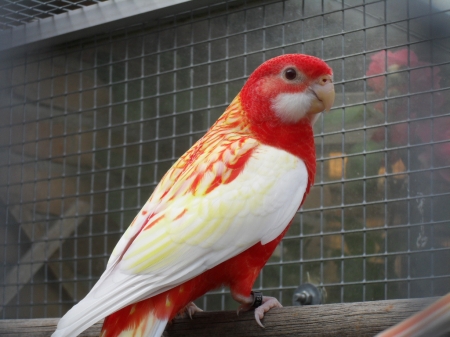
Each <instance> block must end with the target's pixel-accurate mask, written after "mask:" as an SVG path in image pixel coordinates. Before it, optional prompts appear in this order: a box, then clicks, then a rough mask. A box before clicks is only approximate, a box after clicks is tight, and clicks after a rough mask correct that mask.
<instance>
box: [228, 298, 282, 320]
mask: <svg viewBox="0 0 450 337" xmlns="http://www.w3.org/2000/svg"><path fill="white" fill-rule="evenodd" d="M232 296H233V298H234V299H235V300H236V301H237V302H239V303H241V305H240V306H239V307H238V309H237V314H238V315H239V312H241V311H248V310H250V309H252V308H255V320H256V323H258V325H259V326H260V327H262V328H264V325H262V323H261V320H262V319H263V318H264V314H265V313H266V312H268V311H269V310H270V309H272V308H282V307H283V306H282V305H281V303H280V302H278V300H277V299H276V298H275V297H270V296H262V294H261V293H253V292H252V293H251V295H250V296H248V297H246V296H242V295H239V294H233V293H232Z"/></svg>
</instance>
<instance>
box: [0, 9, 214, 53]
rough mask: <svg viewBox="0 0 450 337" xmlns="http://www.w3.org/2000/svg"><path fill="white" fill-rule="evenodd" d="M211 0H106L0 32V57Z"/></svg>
mask: <svg viewBox="0 0 450 337" xmlns="http://www.w3.org/2000/svg"><path fill="white" fill-rule="evenodd" d="M212 3H215V1H213V0H110V1H106V2H102V3H98V4H96V5H91V6H87V7H84V8H80V9H76V10H73V11H70V12H67V13H63V14H59V15H55V16H53V17H49V18H45V19H40V20H37V21H33V22H30V23H27V24H25V25H22V26H18V27H15V28H12V29H10V30H5V31H1V32H0V58H4V57H11V55H13V54H16V53H20V52H24V51H30V50H32V49H36V48H42V47H48V46H51V45H55V44H58V43H62V42H67V41H69V40H73V39H80V38H83V37H87V36H90V35H92V33H93V31H95V33H100V32H107V31H111V30H113V29H118V28H122V27H125V26H130V25H133V24H136V23H139V22H144V21H151V20H155V19H158V18H162V17H164V16H167V15H170V14H173V13H180V12H183V11H187V10H192V9H194V8H200V7H203V6H207V5H209V4H212Z"/></svg>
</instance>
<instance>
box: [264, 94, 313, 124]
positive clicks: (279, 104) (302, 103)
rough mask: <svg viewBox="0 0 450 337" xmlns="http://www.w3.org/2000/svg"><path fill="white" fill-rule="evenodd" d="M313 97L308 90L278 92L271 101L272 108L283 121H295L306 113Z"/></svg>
mask: <svg viewBox="0 0 450 337" xmlns="http://www.w3.org/2000/svg"><path fill="white" fill-rule="evenodd" d="M314 98H315V96H314V94H312V93H309V92H297V93H283V94H279V95H278V96H277V97H275V98H274V99H273V101H272V109H273V110H274V111H275V113H276V114H277V116H278V117H280V119H281V120H282V121H283V122H285V123H296V122H298V121H299V120H300V119H302V118H303V117H304V116H305V115H306V113H307V112H308V110H309V108H310V107H311V102H312V100H313V99H314Z"/></svg>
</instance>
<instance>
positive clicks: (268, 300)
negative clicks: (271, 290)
mask: <svg viewBox="0 0 450 337" xmlns="http://www.w3.org/2000/svg"><path fill="white" fill-rule="evenodd" d="M282 307H283V306H282V305H281V303H280V302H278V300H277V299H276V298H275V297H270V296H263V299H262V304H261V305H260V306H259V307H257V308H256V309H255V320H256V323H258V325H259V326H260V327H261V328H264V325H263V324H262V323H261V320H262V319H263V318H264V314H265V313H266V312H268V311H269V310H270V309H272V308H282Z"/></svg>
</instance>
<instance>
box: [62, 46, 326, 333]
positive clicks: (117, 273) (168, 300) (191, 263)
mask: <svg viewBox="0 0 450 337" xmlns="http://www.w3.org/2000/svg"><path fill="white" fill-rule="evenodd" d="M333 101H334V86H333V81H332V70H331V68H330V67H329V66H328V65H327V64H326V63H325V62H323V61H322V60H320V59H318V58H316V57H312V56H308V55H300V54H290V55H283V56H279V57H276V58H273V59H271V60H269V61H267V62H265V63H263V64H262V65H261V66H260V67H258V68H257V69H256V70H255V71H254V72H253V73H252V74H251V76H250V77H249V79H248V81H247V82H246V83H245V85H244V87H243V88H242V90H241V92H240V93H239V94H238V95H237V97H236V98H235V99H234V100H233V101H232V103H231V104H230V106H229V107H228V108H227V109H226V111H225V113H224V114H223V115H222V116H221V117H220V118H219V119H218V120H217V121H216V123H215V124H214V125H213V126H212V127H211V128H210V129H209V131H208V132H207V133H206V134H205V135H204V136H203V137H202V138H201V139H200V140H199V141H198V142H197V143H195V144H194V146H193V147H192V148H191V149H190V150H188V151H187V152H186V153H185V154H184V155H183V156H182V157H181V158H180V159H179V160H178V161H177V162H176V163H175V164H174V165H173V166H172V168H171V169H170V170H169V171H168V172H167V173H166V174H165V176H164V177H163V178H162V180H161V182H160V183H159V184H158V186H157V187H156V189H155V191H154V192H153V194H152V196H151V197H150V199H149V200H148V201H147V203H146V204H145V205H144V207H143V208H142V210H141V211H140V212H139V214H138V215H137V216H136V218H135V219H134V220H133V222H132V223H131V225H130V227H129V228H128V229H127V231H126V232H125V233H124V235H123V236H122V238H121V239H120V241H119V242H118V243H117V246H116V247H115V249H114V251H113V253H112V255H111V257H110V259H109V261H108V265H107V267H106V271H105V272H104V273H103V275H102V276H101V278H100V280H99V281H98V282H97V284H96V285H95V286H94V288H93V289H92V290H91V292H90V293H89V294H88V295H87V296H86V297H85V298H84V299H83V300H82V301H81V302H80V303H78V304H77V305H75V306H74V307H73V308H72V309H71V310H70V311H69V312H68V313H67V314H66V315H65V316H64V317H63V318H61V320H60V321H59V323H58V327H57V330H56V331H55V333H54V334H53V336H54V337H57V336H76V335H77V334H79V333H80V332H82V331H83V330H85V329H86V328H88V327H89V326H90V325H92V324H94V323H95V322H97V321H99V320H100V319H102V318H104V317H106V319H105V321H104V323H103V328H102V333H101V336H103V337H110V336H161V334H162V333H163V331H164V328H165V326H166V324H167V322H168V321H170V320H171V319H172V318H173V317H174V316H176V315H177V313H180V312H182V313H185V312H187V313H188V314H189V315H191V314H193V313H195V312H196V311H198V310H200V309H199V308H197V307H196V306H195V305H194V304H193V303H192V301H194V300H195V299H196V298H198V297H200V296H201V295H203V294H205V293H206V292H207V291H209V290H211V289H215V288H218V287H220V286H227V287H229V288H230V291H231V296H232V297H233V299H235V300H236V301H237V302H239V303H240V307H239V309H238V311H239V310H249V309H251V308H252V307H257V308H256V309H255V318H256V320H257V322H258V323H259V324H261V322H260V319H262V318H263V316H264V313H265V312H267V311H268V310H269V309H270V308H273V307H277V306H281V305H280V303H279V302H278V301H277V300H276V299H274V298H271V297H266V296H264V297H263V296H261V295H260V294H257V296H255V294H253V293H252V292H251V290H252V286H253V283H254V281H255V279H256V277H257V276H258V273H259V271H260V270H261V268H262V267H263V266H264V264H265V263H266V262H267V260H268V259H269V257H270V256H271V254H272V252H273V251H274V249H275V247H276V246H277V245H278V243H279V242H280V240H281V239H282V237H283V236H284V234H285V233H286V231H287V230H288V227H289V224H290V223H291V221H292V219H293V217H294V215H295V213H296V212H297V210H298V209H299V207H300V206H301V204H302V203H303V200H304V198H305V196H306V194H307V193H308V191H309V189H310V187H311V186H312V184H313V180H314V174H315V169H316V158H315V147H314V138H313V129H312V124H313V122H314V121H315V120H316V118H317V114H318V113H319V112H322V111H324V110H329V109H330V108H331V106H332V104H333Z"/></svg>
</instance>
